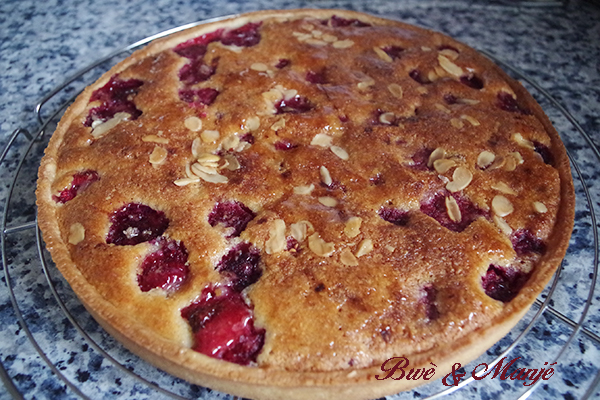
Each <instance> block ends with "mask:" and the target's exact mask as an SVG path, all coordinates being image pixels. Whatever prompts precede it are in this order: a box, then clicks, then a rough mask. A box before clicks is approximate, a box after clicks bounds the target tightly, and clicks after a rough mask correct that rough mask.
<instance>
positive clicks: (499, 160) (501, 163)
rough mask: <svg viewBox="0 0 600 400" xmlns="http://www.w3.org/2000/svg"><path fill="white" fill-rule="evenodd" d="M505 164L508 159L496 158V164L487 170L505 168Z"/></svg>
mask: <svg viewBox="0 0 600 400" xmlns="http://www.w3.org/2000/svg"><path fill="white" fill-rule="evenodd" d="M505 163H506V159H505V158H504V157H502V156H496V158H495V159H494V162H493V163H492V164H491V165H490V166H489V167H488V168H487V169H489V170H494V169H498V168H502V167H504V164H505Z"/></svg>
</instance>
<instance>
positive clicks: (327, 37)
mask: <svg viewBox="0 0 600 400" xmlns="http://www.w3.org/2000/svg"><path fill="white" fill-rule="evenodd" d="M321 39H323V40H324V41H326V42H329V43H334V42H341V41H342V40H338V38H337V36H333V35H330V34H328V33H326V34H324V35H323V36H321ZM333 47H335V45H334V46H333Z"/></svg>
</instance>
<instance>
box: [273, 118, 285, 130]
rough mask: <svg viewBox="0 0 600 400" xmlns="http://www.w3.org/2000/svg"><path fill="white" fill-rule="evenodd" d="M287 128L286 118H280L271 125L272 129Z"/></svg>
mask: <svg viewBox="0 0 600 400" xmlns="http://www.w3.org/2000/svg"><path fill="white" fill-rule="evenodd" d="M283 128H285V119H284V118H280V119H278V120H277V121H275V122H274V123H273V125H271V130H274V131H278V130H279V129H283Z"/></svg>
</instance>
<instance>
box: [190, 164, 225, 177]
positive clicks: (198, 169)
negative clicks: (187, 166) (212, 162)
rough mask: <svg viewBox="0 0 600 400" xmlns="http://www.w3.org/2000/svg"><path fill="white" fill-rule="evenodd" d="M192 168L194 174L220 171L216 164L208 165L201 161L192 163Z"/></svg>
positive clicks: (208, 173) (213, 173)
mask: <svg viewBox="0 0 600 400" xmlns="http://www.w3.org/2000/svg"><path fill="white" fill-rule="evenodd" d="M191 169H192V173H194V175H197V176H200V175H201V174H204V175H216V174H218V173H219V171H217V167H216V166H206V165H202V164H199V163H194V164H192V166H191Z"/></svg>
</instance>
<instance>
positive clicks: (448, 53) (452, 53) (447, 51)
mask: <svg viewBox="0 0 600 400" xmlns="http://www.w3.org/2000/svg"><path fill="white" fill-rule="evenodd" d="M440 54H442V55H444V56H446V57H447V58H448V59H450V60H456V59H457V58H458V52H457V51H455V50H452V49H443V50H440Z"/></svg>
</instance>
